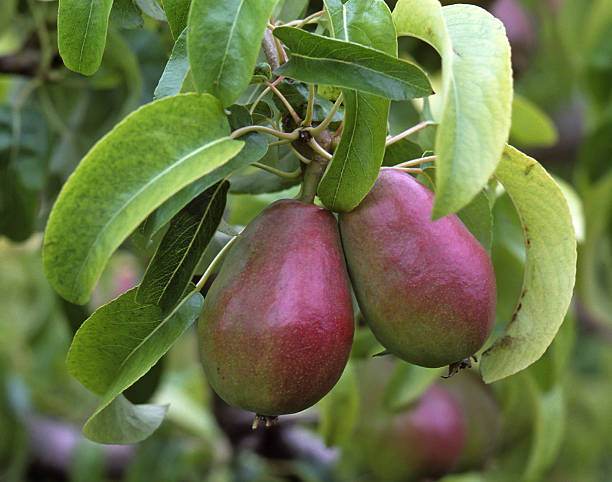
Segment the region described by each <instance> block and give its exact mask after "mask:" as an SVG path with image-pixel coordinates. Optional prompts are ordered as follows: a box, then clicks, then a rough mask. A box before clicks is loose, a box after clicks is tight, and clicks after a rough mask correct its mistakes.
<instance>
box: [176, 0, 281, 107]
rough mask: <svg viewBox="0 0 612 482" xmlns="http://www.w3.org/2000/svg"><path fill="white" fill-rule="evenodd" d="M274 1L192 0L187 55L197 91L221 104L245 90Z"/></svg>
mask: <svg viewBox="0 0 612 482" xmlns="http://www.w3.org/2000/svg"><path fill="white" fill-rule="evenodd" d="M276 1H277V0H230V1H226V2H217V1H214V0H193V3H192V4H191V9H190V11H189V21H188V27H189V28H188V33H187V52H188V54H189V61H190V62H191V69H192V74H193V79H194V81H195V84H196V86H197V88H198V90H199V91H200V92H209V93H211V94H212V95H214V96H216V97H217V98H219V99H220V100H221V102H222V103H223V105H230V104H232V103H233V102H234V101H235V100H236V99H238V97H240V94H242V92H243V91H244V89H246V87H247V86H248V85H249V81H250V80H251V75H252V74H253V68H254V67H255V62H256V61H257V54H258V52H259V49H260V44H261V39H262V38H263V34H264V30H265V28H266V25H267V23H268V21H269V19H270V14H271V13H272V9H273V8H274V5H275V4H276Z"/></svg>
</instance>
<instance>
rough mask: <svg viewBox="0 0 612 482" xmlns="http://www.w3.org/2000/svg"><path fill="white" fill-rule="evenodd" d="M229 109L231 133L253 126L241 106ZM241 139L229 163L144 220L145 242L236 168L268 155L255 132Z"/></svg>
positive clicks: (173, 197)
mask: <svg viewBox="0 0 612 482" xmlns="http://www.w3.org/2000/svg"><path fill="white" fill-rule="evenodd" d="M228 110H229V112H230V116H229V122H230V127H231V129H232V130H235V129H238V128H240V127H244V126H246V125H250V124H252V121H251V116H250V115H249V113H248V111H247V110H246V109H245V108H244V107H242V106H238V105H233V106H230V107H229V109H228ZM240 140H241V141H244V143H245V144H244V147H243V149H242V150H241V151H240V152H239V153H238V154H237V155H236V156H234V157H233V158H232V159H231V160H230V161H229V162H227V163H225V164H223V165H222V166H220V167H218V168H217V169H215V170H214V171H212V172H211V173H210V174H207V175H206V176H204V177H202V178H201V179H198V180H197V181H194V182H193V183H191V184H190V185H189V186H187V187H185V188H183V189H182V190H180V191H179V192H177V193H176V194H175V195H174V196H172V197H171V198H170V199H168V200H167V201H166V202H165V203H164V204H162V205H161V206H160V207H159V208H157V209H156V210H155V211H154V212H153V213H152V214H151V215H150V216H149V217H148V218H147V220H146V222H145V223H144V224H143V225H142V226H141V233H142V234H143V235H144V236H145V239H147V242H148V240H150V239H151V238H152V237H153V235H154V234H155V233H157V231H159V230H160V229H161V228H162V226H164V225H165V224H166V223H168V222H169V221H170V220H171V219H172V218H173V217H174V216H175V215H176V213H178V212H179V211H180V210H181V209H183V208H184V207H185V206H186V205H187V204H188V203H189V202H190V201H191V200H192V199H193V198H195V197H196V196H197V195H198V194H200V193H202V192H203V191H204V190H205V189H208V188H209V187H210V186H212V185H213V184H215V183H216V182H219V181H220V180H222V179H225V178H226V177H229V175H230V174H232V173H233V172H235V171H237V170H238V169H241V168H243V167H245V166H247V165H248V164H251V163H252V162H256V161H258V160H260V159H261V158H262V157H263V156H264V155H265V154H266V152H267V149H268V141H267V140H266V138H265V137H264V136H263V135H261V134H259V133H257V132H251V133H249V134H247V135H245V136H242V137H241V138H240Z"/></svg>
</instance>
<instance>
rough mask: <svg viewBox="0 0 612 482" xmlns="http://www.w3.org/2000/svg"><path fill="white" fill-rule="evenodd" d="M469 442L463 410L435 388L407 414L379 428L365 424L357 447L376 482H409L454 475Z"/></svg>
mask: <svg viewBox="0 0 612 482" xmlns="http://www.w3.org/2000/svg"><path fill="white" fill-rule="evenodd" d="M370 417H373V414H370ZM466 436H467V433H466V420H465V417H464V415H463V413H462V412H461V410H460V408H459V405H458V404H457V402H456V401H455V399H453V397H452V396H451V395H450V393H449V392H447V391H446V390H445V389H444V388H442V387H441V386H440V385H439V384H435V385H432V386H431V387H430V388H429V389H427V391H426V392H425V393H423V395H421V397H420V398H419V399H418V400H417V401H415V402H414V403H413V404H412V405H411V406H410V407H409V408H407V409H406V410H403V411H402V412H400V413H395V414H391V415H388V416H387V417H384V418H381V419H380V420H379V421H378V422H368V421H367V420H366V422H365V425H364V427H363V428H362V429H361V430H360V432H359V433H358V435H357V443H358V444H359V445H358V450H360V452H359V453H360V454H363V458H364V459H365V463H366V465H367V469H368V470H369V471H370V472H372V475H373V476H375V479H372V480H381V481H383V480H384V481H388V482H394V481H402V482H408V481H412V480H423V479H424V478H430V477H435V478H437V477H441V476H443V475H445V474H447V473H449V472H451V471H452V470H453V469H455V467H456V466H457V463H458V462H459V460H460V458H461V455H462V453H463V450H464V447H465V440H466Z"/></svg>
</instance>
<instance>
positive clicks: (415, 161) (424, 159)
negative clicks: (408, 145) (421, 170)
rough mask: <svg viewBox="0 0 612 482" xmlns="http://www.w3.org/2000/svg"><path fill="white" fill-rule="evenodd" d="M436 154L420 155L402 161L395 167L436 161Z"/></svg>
mask: <svg viewBox="0 0 612 482" xmlns="http://www.w3.org/2000/svg"><path fill="white" fill-rule="evenodd" d="M435 160H436V156H425V157H419V158H418V159H412V160H410V161H406V162H400V163H399V164H396V165H395V166H393V167H410V166H418V165H419V164H423V163H424V162H429V161H435Z"/></svg>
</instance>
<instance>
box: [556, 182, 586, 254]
mask: <svg viewBox="0 0 612 482" xmlns="http://www.w3.org/2000/svg"><path fill="white" fill-rule="evenodd" d="M553 178H554V180H555V182H556V183H557V184H558V185H559V187H560V188H561V192H562V193H563V195H564V196H565V199H566V200H567V204H568V205H569V210H570V214H571V215H572V223H573V224H574V232H575V233H576V241H578V242H579V243H582V242H583V241H584V239H585V229H586V228H585V222H586V221H585V216H584V207H583V203H582V199H581V198H580V196H579V195H578V193H577V192H576V190H575V189H574V187H573V186H572V185H571V184H569V183H568V182H566V181H564V180H563V179H561V178H560V177H557V176H553Z"/></svg>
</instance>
